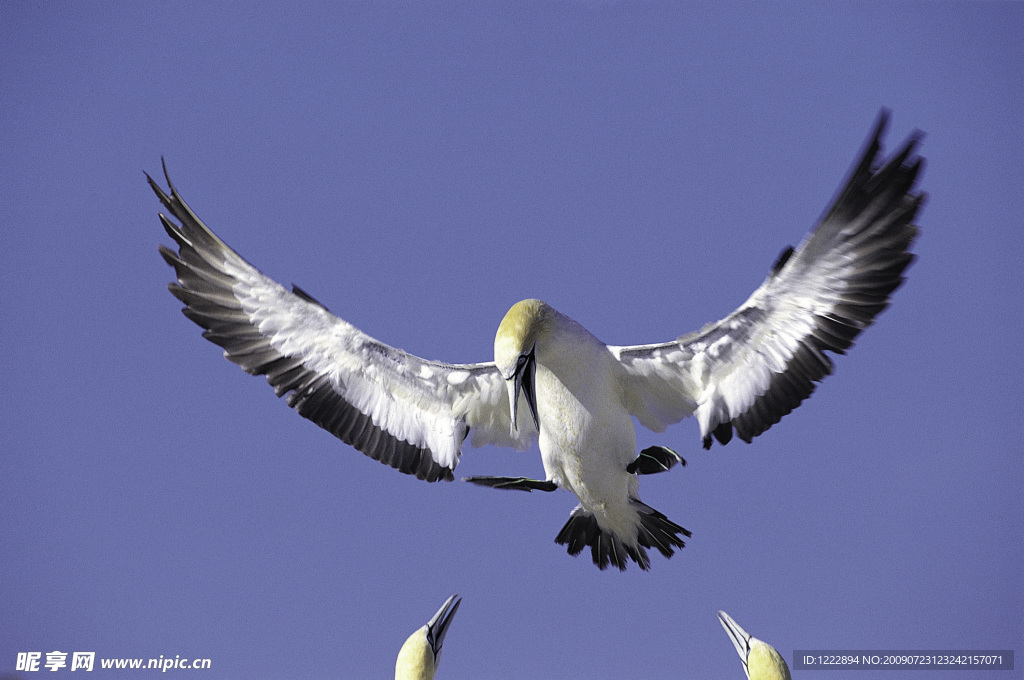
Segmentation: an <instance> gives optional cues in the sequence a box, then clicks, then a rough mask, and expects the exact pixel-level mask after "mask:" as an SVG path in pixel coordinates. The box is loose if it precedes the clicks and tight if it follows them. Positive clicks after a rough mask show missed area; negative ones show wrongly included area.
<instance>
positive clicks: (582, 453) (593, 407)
mask: <svg viewBox="0 0 1024 680" xmlns="http://www.w3.org/2000/svg"><path fill="white" fill-rule="evenodd" d="M551 312H552V314H551V317H550V323H549V324H548V325H547V328H546V329H545V331H546V332H542V333H541V334H540V335H539V337H538V338H537V346H536V347H537V349H536V352H537V410H538V412H539V413H541V414H543V415H542V416H541V419H540V433H539V437H538V444H539V446H540V453H541V459H542V460H543V462H544V472H545V474H546V475H547V478H548V479H549V480H550V481H552V482H555V483H556V484H558V485H559V486H560V487H562V488H564V489H567V490H568V491H571V492H572V493H574V494H575V495H576V497H577V498H578V499H579V501H580V504H581V505H582V506H583V508H584V509H585V510H587V511H589V512H591V513H592V514H593V515H594V516H595V517H596V518H597V520H598V523H599V524H600V525H601V527H602V528H604V529H605V530H606V531H611V532H613V533H615V534H616V535H618V536H620V537H621V538H622V539H623V540H625V541H627V542H630V543H633V542H635V538H636V531H637V530H636V527H637V523H638V521H639V520H638V513H637V511H636V510H635V509H634V508H633V507H632V506H631V505H630V503H629V499H630V498H636V497H637V487H638V483H637V477H636V475H634V474H631V473H629V472H627V471H626V466H627V465H629V464H630V463H631V462H632V461H633V460H634V459H635V458H636V431H635V429H634V426H633V420H632V418H631V417H630V415H629V412H628V411H627V410H626V408H625V407H624V405H623V400H622V390H621V388H620V383H619V374H620V373H621V370H622V369H621V367H620V365H619V362H618V361H617V360H616V358H615V357H614V356H613V355H612V353H611V352H610V351H609V350H608V347H607V346H606V345H605V344H604V343H602V342H601V341H599V340H598V339H597V338H595V337H594V336H593V335H591V334H590V332H589V331H587V330H586V329H585V328H584V327H583V326H581V325H580V324H578V323H576V322H575V321H573V320H572V319H570V318H569V317H567V316H565V315H564V314H561V313H559V312H557V311H555V310H551Z"/></svg>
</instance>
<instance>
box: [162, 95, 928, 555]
mask: <svg viewBox="0 0 1024 680" xmlns="http://www.w3.org/2000/svg"><path fill="white" fill-rule="evenodd" d="M887 118H888V115H887V113H886V112H884V111H883V113H882V114H881V115H880V117H879V120H878V123H877V125H876V127H875V129H874V133H873V135H872V137H871V139H870V141H869V142H868V144H867V146H866V148H865V150H864V151H863V153H862V155H861V157H860V159H859V160H858V161H857V162H856V164H855V165H854V167H853V170H852V172H851V173H850V176H849V178H848V179H847V182H846V184H845V185H844V186H843V187H842V188H841V190H840V192H839V194H838V196H837V197H836V198H835V200H834V201H833V203H832V205H831V207H830V208H829V209H828V210H827V211H826V212H825V214H824V216H823V217H822V218H821V220H820V222H819V223H818V225H817V227H816V228H815V229H813V230H812V231H811V233H810V234H808V236H807V237H806V238H805V239H804V241H803V243H802V244H801V245H800V246H799V247H798V248H795V249H794V248H787V249H785V250H784V251H783V253H782V255H781V256H780V257H779V258H778V260H777V261H776V262H775V264H774V266H773V267H772V268H771V270H770V271H769V273H768V277H767V278H766V279H765V281H764V283H763V284H762V285H761V286H760V287H759V288H758V289H757V290H755V291H754V293H753V294H752V295H751V296H750V298H749V299H748V300H747V301H746V302H744V303H743V304H742V305H741V306H740V307H739V308H738V309H737V310H736V311H734V312H733V313H732V314H730V315H729V316H727V317H725V318H724V319H722V320H721V321H718V322H717V323H710V324H708V325H706V326H704V328H702V329H701V330H699V331H696V332H693V333H689V334H687V335H683V336H680V337H679V338H677V339H675V340H670V341H668V342H660V343H655V344H645V345H632V346H612V345H606V344H604V343H603V342H601V341H600V340H598V339H597V338H595V337H594V336H593V335H591V334H590V332H588V331H587V330H586V329H585V328H584V327H583V326H581V325H580V324H578V323H576V322H575V321H573V320H572V319H570V318H569V317H568V316H566V315H564V314H562V313H560V312H558V311H556V310H555V309H553V308H552V307H551V306H549V305H547V304H545V303H543V302H541V301H540V300H523V301H522V302H518V303H516V304H515V305H513V306H512V308H511V309H510V310H509V311H508V313H507V314H506V315H505V318H504V320H502V322H501V325H500V326H499V327H498V332H497V335H496V336H495V339H494V361H491V362H484V363H474V364H449V363H443V362H440V361H429V360H426V359H421V358H419V357H417V356H414V355H412V354H409V353H407V352H404V351H402V350H400V349H396V348H394V347H392V346H390V345H387V344H385V343H383V342H380V341H378V340H375V339H373V338H371V337H370V336H368V335H366V334H365V333H363V332H362V331H360V330H359V329H357V328H355V327H354V326H352V325H351V324H349V323H347V322H345V321H343V320H342V319H340V318H338V317H337V316H335V315H333V314H331V313H330V312H329V311H328V310H327V308H326V307H324V306H323V305H322V304H320V303H319V302H317V301H316V300H315V299H314V298H313V297H312V296H310V295H309V294H308V293H306V292H305V291H303V290H302V289H300V288H298V287H293V289H292V290H288V289H286V288H284V287H283V286H281V285H279V284H278V283H276V282H275V281H273V280H272V279H270V278H268V277H267V276H265V275H263V274H262V273H261V272H260V271H259V270H258V269H256V268H255V267H253V266H252V265H250V264H249V263H248V262H246V261H245V260H244V259H243V258H242V257H241V256H240V255H239V254H238V253H236V252H235V251H234V250H232V249H231V248H229V247H228V246H227V244H225V243H224V242H223V241H221V240H220V239H219V238H218V237H217V236H216V235H215V234H214V233H213V232H212V231H210V230H209V229H208V228H207V227H206V225H204V224H203V223H202V222H201V221H200V220H199V218H198V217H196V215H195V213H193V212H192V210H191V209H190V208H189V207H188V206H187V205H186V204H185V202H184V201H183V200H182V198H181V196H180V195H179V194H178V192H177V190H176V189H175V188H174V185H173V184H171V182H170V178H169V177H168V178H167V182H168V184H169V185H170V194H169V195H168V194H166V193H165V192H164V191H163V190H162V189H161V188H160V187H158V186H157V184H156V183H155V182H154V181H153V180H152V179H149V182H150V185H151V186H152V188H153V190H154V191H155V192H156V194H157V196H158V197H159V199H160V201H161V202H163V204H164V205H165V206H166V207H167V209H168V210H169V211H170V212H171V214H172V215H174V217H176V218H177V219H178V221H179V222H180V224H175V223H174V222H172V221H171V220H170V219H169V218H167V217H165V216H164V215H163V214H161V215H160V219H161V221H162V222H163V225H164V228H165V229H166V230H167V233H168V234H170V236H171V238H173V239H174V240H175V242H176V243H177V245H178V252H176V253H175V252H174V251H172V250H170V249H169V248H166V247H163V246H161V247H160V252H161V254H162V255H163V257H164V259H165V260H166V261H167V262H168V264H170V265H171V266H172V267H174V269H175V271H176V274H177V281H176V282H174V283H172V284H170V286H169V288H170V290H171V292H172V293H173V294H174V295H175V296H176V297H177V298H178V299H179V300H181V301H182V302H184V303H185V308H184V310H183V311H184V313H185V316H187V317H188V318H189V319H191V320H193V321H194V322H195V323H197V324H199V325H200V326H202V327H203V328H205V329H206V331H205V332H204V333H203V335H204V337H206V338H207V339H208V340H210V341H211V342H214V343H216V344H218V345H220V346H221V347H223V348H224V356H225V357H227V358H228V359H229V360H230V361H233V362H234V363H236V364H238V365H239V366H241V367H242V368H243V369H244V370H246V371H248V372H249V373H252V374H254V375H256V374H262V375H266V376H267V381H268V382H269V383H270V384H271V385H272V386H273V387H274V390H275V391H276V393H277V395H278V396H285V395H287V402H288V405H289V406H291V407H292V408H294V409H295V410H296V411H298V412H299V414H300V415H302V416H304V417H306V418H308V419H310V420H312V421H313V422H314V423H316V424H317V425H319V426H321V427H323V428H324V429H326V430H327V431H328V432H331V433H332V434H334V435H335V436H337V437H338V438H339V439H341V440H342V441H343V442H345V443H347V444H350V445H351V446H353V447H354V448H356V449H358V450H359V451H362V452H363V453H364V454H366V455H368V456H370V457H372V458H375V459H377V460H379V461H381V462H382V463H385V464H387V465H390V466H391V467H394V468H396V469H398V470H400V471H402V472H405V473H407V474H411V475H415V476H416V477H418V478H419V479H424V480H427V481H431V482H432V481H437V480H441V479H444V480H451V479H453V478H454V475H453V471H454V470H455V466H456V465H457V464H458V462H459V457H460V456H461V455H462V447H463V444H464V443H465V440H466V439H467V436H469V440H470V442H471V443H472V445H473V446H481V445H484V444H494V445H498V446H511V447H515V448H517V449H520V450H522V449H526V448H528V447H529V446H531V445H532V443H533V442H534V441H537V443H538V446H539V448H540V454H541V458H542V461H543V463H544V472H545V474H546V478H545V479H544V480H535V479H526V478H523V477H471V478H468V481H472V482H474V483H477V484H481V485H484V486H490V487H494V488H503V489H520V490H525V491H553V490H555V489H558V488H561V489H565V490H567V491H570V492H572V493H573V494H575V495H576V497H577V498H578V499H579V505H578V506H577V507H576V508H575V509H574V510H573V511H572V513H571V515H570V517H569V520H568V522H567V523H566V524H565V526H564V527H563V528H562V530H561V532H559V534H558V536H557V538H556V539H555V540H556V542H558V543H560V544H563V545H566V546H567V547H568V550H569V553H570V554H572V555H577V554H579V553H580V552H582V551H583V550H584V549H585V548H587V547H589V548H590V549H591V554H592V556H593V560H594V563H595V564H597V565H598V567H600V568H601V569H604V568H606V567H607V566H609V565H612V566H615V567H618V568H619V569H625V568H626V564H627V563H628V562H629V560H633V561H635V562H636V563H637V564H639V565H640V568H641V569H647V568H648V567H649V565H650V560H649V558H648V556H647V549H648V548H655V549H657V550H658V551H659V552H661V553H662V554H663V555H664V556H665V557H670V556H671V555H672V554H673V553H674V551H675V549H676V548H682V547H683V545H684V543H683V539H682V537H683V536H689V535H690V532H688V531H687V530H686V529H684V528H683V527H682V526H680V525H678V524H676V523H674V522H672V521H671V520H669V519H667V518H666V517H665V516H664V515H663V514H661V513H660V512H658V511H656V510H654V509H653V508H651V507H649V506H647V505H645V504H644V503H643V502H641V501H640V497H639V493H638V475H642V474H649V473H654V472H661V471H664V470H667V469H669V468H671V467H672V466H673V465H675V464H676V463H677V462H684V461H683V460H682V458H681V457H680V456H679V455H678V454H677V453H675V452H674V451H672V450H671V449H669V448H665V447H661V446H653V447H649V448H647V449H644V450H643V451H641V452H640V454H639V455H638V454H637V452H636V433H635V428H634V423H633V419H634V418H635V419H636V420H637V421H638V422H639V423H640V424H641V425H643V426H644V427H647V428H650V429H651V430H654V431H656V432H661V431H663V430H664V429H665V428H666V427H667V426H668V425H671V424H672V423H675V422H677V421H679V420H681V419H683V418H686V417H687V416H691V415H692V416H695V418H696V420H697V423H698V425H699V426H700V436H701V439H702V441H703V444H704V447H705V448H709V447H710V446H711V444H712V440H714V439H717V440H718V441H719V442H720V443H722V444H725V443H727V442H728V441H729V440H730V439H731V438H732V435H733V432H734V431H735V433H736V434H737V435H738V437H739V438H740V439H742V440H744V441H747V442H749V441H750V440H751V439H752V438H753V437H755V436H757V435H759V434H761V433H762V432H764V431H765V430H767V429H768V428H769V427H771V426H772V425H773V424H775V423H776V422H778V421H779V419H780V418H782V416H784V415H786V414H787V413H789V412H790V411H791V410H793V409H794V408H795V407H796V406H798V405H799V404H800V402H802V401H803V400H804V399H805V398H807V397H808V396H809V395H810V394H811V392H813V391H814V388H815V385H816V383H817V381H820V380H821V379H822V378H824V377H825V376H826V375H828V374H829V373H831V371H832V360H831V359H830V358H829V357H828V356H826V355H825V352H826V351H830V352H833V353H836V354H842V353H844V352H845V351H846V350H847V349H848V348H849V347H850V346H851V345H852V344H853V340H854V338H855V337H856V336H857V335H858V334H859V333H860V332H861V331H862V330H863V329H864V328H866V327H867V326H868V325H870V324H871V323H872V321H873V320H874V319H875V317H876V316H877V315H878V314H879V313H880V312H881V311H882V310H883V309H885V307H886V306H887V305H888V304H889V298H890V294H891V293H892V292H893V291H894V290H895V289H896V288H897V287H898V286H899V285H900V284H901V283H902V282H903V271H904V269H906V267H907V265H908V264H910V261H911V260H912V259H913V255H911V254H910V253H909V252H908V250H909V248H910V245H911V243H912V242H913V240H914V238H915V237H916V235H917V228H916V227H915V226H914V225H913V223H912V222H913V219H914V217H915V215H916V213H917V211H918V209H919V207H920V206H921V204H922V201H923V200H924V195H923V194H922V193H915V189H914V187H915V183H916V181H917V176H918V174H919V171H920V169H921V166H922V159H921V158H920V157H919V156H916V155H915V147H916V145H917V142H918V135H917V134H915V135H912V136H911V137H910V139H909V140H908V141H907V142H906V144H905V145H904V146H903V148H902V150H900V151H899V152H898V153H897V154H896V155H895V156H894V157H892V158H891V159H889V160H888V161H885V162H882V161H881V160H880V159H879V158H878V156H879V153H880V149H881V135H882V132H883V130H884V127H885V123H886V120H887ZM164 174H165V176H166V167H165V168H164ZM147 177H148V176H147ZM699 256H703V255H699Z"/></svg>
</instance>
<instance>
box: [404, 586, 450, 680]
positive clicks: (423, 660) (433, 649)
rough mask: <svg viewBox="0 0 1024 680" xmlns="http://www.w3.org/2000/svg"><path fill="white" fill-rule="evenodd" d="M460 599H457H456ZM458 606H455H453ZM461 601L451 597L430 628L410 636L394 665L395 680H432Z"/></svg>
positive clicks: (424, 627) (430, 622)
mask: <svg viewBox="0 0 1024 680" xmlns="http://www.w3.org/2000/svg"><path fill="white" fill-rule="evenodd" d="M457 598H458V599H457ZM453 602H454V603H455V604H454V605H453V604H452V603H453ZM460 604H462V599H461V598H459V596H458V595H452V596H451V597H449V598H448V599H447V600H445V603H444V604H443V605H441V608H440V609H438V610H437V613H436V614H434V616H433V617H431V619H430V620H429V621H427V625H425V626H423V627H421V628H420V629H419V630H417V631H416V632H415V633H413V634H412V635H410V636H409V639H407V640H406V641H405V644H404V645H402V649H400V650H399V652H398V660H397V661H395V680H433V678H434V674H435V673H437V667H438V665H439V664H440V663H441V645H443V644H444V636H445V635H446V634H447V633H448V626H450V625H451V623H452V619H453V618H454V617H455V612H457V611H458V610H459V605H460Z"/></svg>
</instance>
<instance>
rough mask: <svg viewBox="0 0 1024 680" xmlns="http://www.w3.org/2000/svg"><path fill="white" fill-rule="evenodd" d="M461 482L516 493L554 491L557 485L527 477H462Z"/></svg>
mask: <svg viewBox="0 0 1024 680" xmlns="http://www.w3.org/2000/svg"><path fill="white" fill-rule="evenodd" d="M462 481H464V482H472V483H473V484H479V485H480V486H489V487H491V488H492V489H516V490H518V491H554V490H555V489H557V488H558V485H557V484H555V483H554V482H548V481H544V480H541V479H528V478H527V477H463V478H462Z"/></svg>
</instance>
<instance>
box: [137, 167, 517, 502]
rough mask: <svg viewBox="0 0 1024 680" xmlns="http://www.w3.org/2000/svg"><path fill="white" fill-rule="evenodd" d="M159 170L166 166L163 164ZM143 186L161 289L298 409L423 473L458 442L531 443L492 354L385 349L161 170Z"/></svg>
mask: <svg viewBox="0 0 1024 680" xmlns="http://www.w3.org/2000/svg"><path fill="white" fill-rule="evenodd" d="M164 175H165V177H166V175H167V169H166V167H165V168H164ZM146 177H147V179H149V184H150V186H151V187H152V188H153V191H155V192H156V195H157V197H159V199H160V201H161V202H162V203H163V204H164V206H166V208H167V209H168V210H169V211H170V213H171V214H172V215H173V216H174V217H176V218H177V219H178V221H179V222H180V224H175V223H174V222H172V221H171V220H170V219H168V218H167V217H166V216H164V215H163V214H162V213H161V214H160V220H161V221H162V222H163V225H164V228H165V229H166V230H167V233H168V234H169V235H170V236H171V238H173V239H174V240H175V242H176V243H177V244H178V252H177V253H175V252H174V251H173V250H171V249H169V248H166V247H164V246H160V253H161V255H163V257H164V259H165V260H166V261H167V263H168V264H170V265H171V266H172V267H174V269H175V271H176V273H177V282H176V283H171V284H170V285H169V286H168V287H169V289H170V291H171V293H173V294H174V296H175V297H177V298H178V299H179V300H181V301H182V302H183V303H185V308H184V309H183V310H182V312H183V313H184V314H185V316H187V317H188V318H189V319H192V321H194V322H195V323H197V324H198V325H200V326H202V327H203V328H204V329H206V331H205V332H204V333H203V336H204V337H205V338H206V339H208V340H210V341H211V342H213V343H216V344H218V345H220V346H221V347H223V348H224V356H225V357H226V358H227V359H228V360H230V361H232V362H234V363H236V364H238V365H239V366H241V367H242V369H244V370H245V371H247V372H248V373H251V374H253V375H261V374H262V375H266V376H267V382H269V383H270V384H271V385H272V386H273V388H274V391H275V392H276V393H277V395H278V396H284V395H287V402H288V405H289V406H291V407H292V408H294V409H295V410H296V411H298V412H299V414H300V415H302V416H304V417H305V418H308V419H309V420H311V421H313V422H314V423H316V424H317V425H319V426H320V427H322V428H324V429H325V430H327V431H328V432H330V433H332V434H334V435H335V436H336V437H338V438H339V439H341V440H342V441H343V442H345V443H346V444H351V445H352V446H353V447H355V448H356V449H358V450H359V451H362V452H363V453H365V454H366V455H367V456H370V457H371V458H375V459H376V460H379V461H380V462H382V463H385V464H386V465H390V466H391V467H393V468H395V469H397V470H400V471H402V472H405V473H407V474H411V475H415V476H416V477H418V478H419V479H425V480H427V481H431V482H433V481H436V480H438V479H446V480H451V479H452V478H453V475H452V471H453V470H454V469H455V466H456V465H457V464H458V461H459V456H460V454H461V447H462V442H463V441H464V440H465V438H466V435H467V433H468V432H469V431H470V430H471V429H472V432H473V437H472V439H471V442H472V444H473V445H474V446H480V445H482V444H488V443H491V444H497V445H500V446H514V447H516V448H519V449H524V448H527V447H528V446H529V445H530V443H531V441H532V440H533V439H534V438H535V437H536V430H535V429H533V428H532V424H529V427H521V428H519V430H515V429H513V428H512V427H511V418H510V415H509V414H510V409H509V407H508V392H507V389H506V387H505V384H504V380H503V379H502V377H501V374H500V372H499V371H498V370H497V368H496V367H495V366H494V364H493V363H478V364H446V363H442V362H438V361H428V360H426V359H421V358H419V357H417V356H414V355H412V354H409V353H407V352H404V351H402V350H400V349H396V348H394V347H390V346H388V345H386V344H384V343H382V342H379V341H377V340H375V339H373V338H371V337H370V336H368V335H366V334H365V333H363V332H362V331H360V330H359V329H357V328H355V327H354V326H352V325H351V324H349V323H347V322H345V321H343V320H342V319H339V318H338V317H336V316H334V315H333V314H331V313H330V312H329V311H328V310H327V308H326V307H324V306H323V305H321V304H320V303H319V302H317V301H316V300H314V299H313V298H312V297H311V296H310V295H309V294H308V293H305V292H304V291H302V290H301V289H300V288H298V287H295V288H294V290H292V291H289V290H287V289H286V288H284V287H283V286H281V285H280V284H278V283H277V282H275V281H273V280H272V279H270V278H269V277H267V276H265V275H264V274H262V273H261V272H260V271H259V270H257V269H256V268H255V267H253V266H252V265H250V264H249V263H248V262H246V261H245V260H244V259H243V258H242V257H241V256H240V255H239V254H238V253H236V252H235V251H234V250H232V249H231V248H230V247H228V246H227V244H225V243H224V242H223V241H221V240H220V238H218V237H217V236H216V235H215V234H214V233H213V232H212V231H210V229H209V228H207V227H206V225H204V224H203V223H202V221H200V220H199V218H198V217H196V215H195V213H193V212H192V210H191V209H190V208H189V207H188V206H187V205H186V204H185V202H184V201H183V200H182V199H181V196H179V195H178V192H177V190H176V189H175V188H174V185H173V184H172V183H171V181H170V178H169V177H168V178H167V183H168V185H169V187H170V194H169V195H168V194H167V193H165V192H164V191H163V190H162V189H161V188H160V187H159V186H158V185H157V184H156V183H155V182H154V181H153V179H152V178H150V177H149V175H146Z"/></svg>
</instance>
